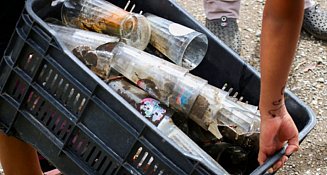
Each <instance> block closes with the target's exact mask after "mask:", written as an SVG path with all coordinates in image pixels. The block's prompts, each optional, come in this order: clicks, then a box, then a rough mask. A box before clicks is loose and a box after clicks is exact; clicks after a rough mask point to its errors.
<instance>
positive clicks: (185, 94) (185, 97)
mask: <svg viewBox="0 0 327 175" xmlns="http://www.w3.org/2000/svg"><path fill="white" fill-rule="evenodd" d="M191 97H192V93H190V92H189V91H188V90H185V88H180V91H179V93H178V95H177V97H176V104H177V105H179V106H180V107H181V108H182V109H185V107H186V106H188V105H189V101H190V98H191Z"/></svg>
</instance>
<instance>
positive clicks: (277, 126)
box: [258, 105, 299, 173]
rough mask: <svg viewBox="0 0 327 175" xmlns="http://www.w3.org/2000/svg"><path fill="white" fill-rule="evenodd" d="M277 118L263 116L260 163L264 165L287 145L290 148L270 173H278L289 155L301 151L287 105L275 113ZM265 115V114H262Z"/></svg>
mask: <svg viewBox="0 0 327 175" xmlns="http://www.w3.org/2000/svg"><path fill="white" fill-rule="evenodd" d="M275 112H276V113H275V114H276V115H275V117H271V116H268V117H267V116H262V119H261V127H260V145H259V155H258V161H259V163H260V165H262V164H263V163H264V162H265V161H266V160H267V159H268V158H269V157H270V156H272V155H273V154H274V153H275V152H276V151H279V150H280V149H281V148H282V147H283V146H284V145H285V144H286V143H288V146H287V148H286V151H285V155H283V156H282V157H281V158H280V159H279V160H278V161H277V162H276V163H275V164H274V165H273V167H272V168H271V169H269V173H272V172H274V171H277V170H278V169H279V168H281V167H283V165H284V163H285V162H286V161H287V159H288V157H287V156H289V155H291V154H292V153H294V152H296V151H297V150H298V149H299V138H298V130H297V128H296V126H295V123H294V121H293V119H292V118H291V116H290V114H289V113H288V112H287V109H286V107H285V105H283V106H282V107H281V108H280V109H278V111H275ZM262 114H264V113H262Z"/></svg>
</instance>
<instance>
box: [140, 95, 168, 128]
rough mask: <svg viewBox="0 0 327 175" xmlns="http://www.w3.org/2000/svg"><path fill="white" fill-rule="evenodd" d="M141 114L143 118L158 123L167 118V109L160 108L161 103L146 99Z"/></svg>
mask: <svg viewBox="0 0 327 175" xmlns="http://www.w3.org/2000/svg"><path fill="white" fill-rule="evenodd" d="M139 110H140V112H141V114H142V115H143V116H145V117H146V118H148V119H149V120H151V121H152V122H153V123H158V122H160V121H161V119H162V118H163V117H164V116H165V113H166V109H164V108H162V107H161V106H160V102H159V101H157V100H155V99H153V98H145V99H143V100H142V101H141V105H140V109H139Z"/></svg>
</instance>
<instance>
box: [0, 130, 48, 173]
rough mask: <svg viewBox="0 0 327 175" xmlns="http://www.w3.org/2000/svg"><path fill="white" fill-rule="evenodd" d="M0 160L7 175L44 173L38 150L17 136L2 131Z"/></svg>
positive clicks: (0, 134)
mask: <svg viewBox="0 0 327 175" xmlns="http://www.w3.org/2000/svg"><path fill="white" fill-rule="evenodd" d="M0 161H1V165H2V167H3V170H4V172H5V174H6V175H42V174H43V173H42V170H41V166H40V164H39V159H38V155H37V152H36V150H35V149H34V148H33V147H32V146H31V145H29V144H27V143H25V142H22V141H20V140H18V139H17V138H15V137H11V136H6V135H4V134H3V133H0Z"/></svg>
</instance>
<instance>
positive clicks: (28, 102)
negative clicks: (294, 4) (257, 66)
mask: <svg viewBox="0 0 327 175" xmlns="http://www.w3.org/2000/svg"><path fill="white" fill-rule="evenodd" d="M126 2H127V0H122V1H113V3H117V4H116V5H119V6H121V7H123V6H124V5H125V4H126ZM119 3H120V4H119ZM132 3H135V4H136V11H138V10H140V8H142V10H143V11H145V12H150V13H153V14H156V15H159V16H162V17H165V18H167V19H170V20H172V21H175V22H177V23H180V24H183V25H185V26H188V27H191V28H193V29H195V30H198V31H200V32H203V33H205V34H206V35H207V36H208V39H209V48H208V52H207V55H206V57H205V59H204V61H203V62H202V63H201V64H200V66H199V67H197V68H196V69H194V70H193V71H192V73H193V74H195V75H198V76H201V77H202V78H205V79H207V80H208V81H209V83H210V84H212V85H215V86H217V87H222V86H223V85H224V84H225V83H227V84H228V85H229V86H230V87H233V88H234V90H235V91H238V92H239V94H240V96H243V97H244V98H245V99H247V100H248V101H249V102H250V103H252V104H258V97H259V89H260V88H259V85H260V78H259V74H258V73H257V72H256V71H255V70H254V69H253V68H252V67H251V66H249V65H248V64H247V63H245V62H243V61H242V60H241V58H240V57H239V56H238V55H237V54H235V53H234V52H233V51H232V50H231V49H229V48H228V47H227V46H226V45H224V44H223V43H222V42H221V41H220V40H219V39H217V38H216V37H215V36H214V35H213V34H212V33H210V32H209V31H208V30H207V29H206V28H205V27H203V26H202V25H201V24H200V23H199V22H198V21H196V20H195V19H194V18H193V17H192V16H191V15H189V14H188V13H187V12H186V11H185V10H183V9H182V8H181V7H179V6H178V5H177V4H176V3H175V2H174V1H173V0H166V1H162V0H135V1H133V2H132ZM50 4H51V1H50V0H27V1H26V5H25V9H24V11H23V12H22V15H21V17H20V19H19V21H18V23H17V26H16V30H15V31H14V33H13V36H12V38H11V41H10V43H9V45H8V48H7V50H6V52H5V55H4V57H3V58H2V60H1V62H0V91H1V97H0V124H1V125H2V126H4V127H5V128H6V129H7V133H10V134H13V135H15V136H16V137H18V138H21V139H22V140H24V141H26V142H28V143H31V144H32V145H33V146H35V147H36V148H37V150H38V151H39V152H40V153H41V154H42V155H43V156H44V157H45V158H47V159H48V160H49V161H50V162H51V163H53V164H54V165H55V166H56V167H57V168H58V169H60V170H61V171H62V172H63V173H64V174H73V175H74V174H101V175H102V174H103V175H107V174H160V175H161V174H192V175H193V174H202V175H206V174H215V173H216V174H222V173H224V172H225V171H224V169H223V168H221V167H220V168H221V172H213V171H212V170H210V169H208V168H207V167H206V166H205V165H203V164H201V163H200V162H198V161H196V160H193V159H192V158H189V157H187V156H184V155H183V154H182V153H181V152H180V151H179V150H178V149H177V148H176V147H174V145H173V144H171V142H170V141H168V140H167V139H166V137H165V136H163V135H162V134H161V133H160V132H159V131H158V130H157V129H156V128H155V127H154V126H153V125H152V124H151V123H150V122H148V121H147V120H146V119H144V118H143V117H142V116H141V115H140V114H139V113H138V112H137V111H136V110H135V109H134V108H133V107H132V106H131V105H129V104H128V103H127V102H126V101H125V100H123V99H122V98H121V97H120V96H119V95H117V94H116V93H115V92H114V91H113V90H111V89H110V88H109V87H108V86H107V85H106V84H105V83H104V82H103V81H102V80H101V79H100V78H98V77H97V76H96V75H95V74H93V73H92V72H91V71H90V70H89V69H88V68H87V67H86V66H84V65H83V64H82V63H81V62H80V61H79V60H78V59H77V58H76V57H75V56H73V55H72V54H71V53H70V52H69V51H68V50H67V49H66V47H62V46H63V44H62V43H61V42H60V41H58V40H57V37H56V36H55V33H54V32H53V30H51V29H50V28H49V27H48V26H47V25H46V23H45V22H44V21H43V19H44V18H45V17H49V16H56V15H58V13H55V12H56V9H55V8H50V7H51V6H50ZM52 9H53V11H52ZM57 10H58V9H57ZM57 12H58V11H57ZM286 96H287V98H286V99H287V101H286V105H287V108H288V110H289V112H290V114H291V115H292V116H293V117H294V119H295V123H296V125H297V127H298V129H299V131H300V140H301V141H302V140H303V139H304V138H305V136H307V134H308V133H309V132H310V131H311V130H312V129H313V127H314V126H315V124H316V119H315V114H314V113H313V112H312V110H311V109H310V108H309V107H308V106H307V105H305V104H304V103H303V102H302V101H300V100H299V99H298V98H297V97H296V96H295V95H293V94H292V93H291V92H289V91H287V92H286ZM281 154H282V152H280V153H277V154H276V155H275V156H274V157H272V158H271V159H269V160H268V161H267V162H266V163H265V164H264V165H262V166H259V167H257V168H256V169H255V170H254V171H253V172H252V174H263V173H264V172H265V171H266V170H267V169H268V168H269V167H270V166H271V165H272V164H273V163H274V162H275V161H276V160H277V159H278V158H280V157H281Z"/></svg>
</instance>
